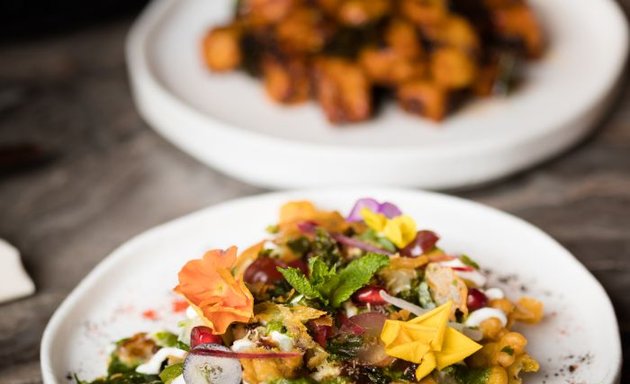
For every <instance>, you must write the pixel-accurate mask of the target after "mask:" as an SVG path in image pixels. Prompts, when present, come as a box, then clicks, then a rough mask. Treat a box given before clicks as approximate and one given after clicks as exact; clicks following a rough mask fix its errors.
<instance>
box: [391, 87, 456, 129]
mask: <svg viewBox="0 0 630 384" xmlns="http://www.w3.org/2000/svg"><path fill="white" fill-rule="evenodd" d="M396 97H397V98H398V103H399V104H400V106H401V107H402V108H403V109H404V110H405V111H407V112H409V113H413V114H416V115H419V116H423V117H426V118H429V119H431V120H434V121H440V120H442V119H444V117H445V116H446V112H447V111H448V102H449V99H448V93H447V92H446V91H445V90H444V89H443V88H440V87H439V86H438V85H437V84H436V83H433V82H429V81H427V80H413V81H410V82H407V83H405V84H402V85H400V86H399V87H398V88H397V90H396Z"/></svg>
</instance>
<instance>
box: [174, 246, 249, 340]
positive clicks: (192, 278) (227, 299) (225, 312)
mask: <svg viewBox="0 0 630 384" xmlns="http://www.w3.org/2000/svg"><path fill="white" fill-rule="evenodd" d="M235 264H236V247H230V248H229V249H227V250H226V251H223V250H220V249H215V250H212V251H208V252H206V254H205V255H204V256H203V258H202V259H200V260H191V261H189V262H188V263H186V265H184V267H183V268H182V270H181V271H179V275H178V277H179V285H178V286H177V287H175V289H174V290H175V292H177V293H179V294H180V295H182V296H184V297H185V298H186V300H187V301H188V302H189V303H190V305H191V306H192V308H193V309H195V311H197V313H198V314H199V315H200V316H201V318H202V319H203V320H204V322H205V323H206V325H207V326H208V327H210V328H211V329H212V332H213V333H214V334H217V335H221V334H223V333H225V331H226V330H227V328H228V326H229V325H230V324H232V323H233V322H247V321H249V319H250V318H251V317H252V316H253V314H254V298H253V297H252V294H251V292H249V290H248V289H247V287H246V286H245V283H244V282H243V279H242V277H240V276H237V277H234V276H233V275H232V272H231V271H232V268H233V267H234V266H235Z"/></svg>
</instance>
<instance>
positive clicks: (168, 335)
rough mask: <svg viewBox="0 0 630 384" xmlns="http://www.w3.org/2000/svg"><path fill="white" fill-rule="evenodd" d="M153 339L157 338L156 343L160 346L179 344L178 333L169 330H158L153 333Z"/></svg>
mask: <svg viewBox="0 0 630 384" xmlns="http://www.w3.org/2000/svg"><path fill="white" fill-rule="evenodd" d="M152 339H153V340H155V343H156V344H157V345H158V346H160V347H175V346H177V335H176V334H174V333H172V332H168V331H162V332H156V333H155V334H154V335H153V337H152Z"/></svg>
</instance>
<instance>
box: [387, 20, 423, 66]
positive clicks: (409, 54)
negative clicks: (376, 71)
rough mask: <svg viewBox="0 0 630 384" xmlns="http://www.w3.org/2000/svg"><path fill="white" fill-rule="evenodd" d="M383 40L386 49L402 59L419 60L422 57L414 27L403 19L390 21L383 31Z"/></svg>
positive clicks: (420, 45) (420, 46)
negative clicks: (389, 49) (388, 48)
mask: <svg viewBox="0 0 630 384" xmlns="http://www.w3.org/2000/svg"><path fill="white" fill-rule="evenodd" d="M384 40H385V44H387V46H388V47H390V48H391V49H392V50H393V51H395V52H396V53H397V54H399V55H400V56H402V57H405V58H408V59H419V58H421V57H422V55H423V52H422V44H421V43H420V36H419V34H418V32H417V31H416V28H415V26H414V25H413V24H411V23H410V22H408V21H406V20H404V19H400V18H395V19H392V21H391V22H390V23H389V24H388V25H387V28H386V29H385V33H384Z"/></svg>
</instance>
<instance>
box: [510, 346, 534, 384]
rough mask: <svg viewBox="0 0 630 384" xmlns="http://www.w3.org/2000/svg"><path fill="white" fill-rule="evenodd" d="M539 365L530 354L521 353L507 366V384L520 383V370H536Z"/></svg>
mask: <svg viewBox="0 0 630 384" xmlns="http://www.w3.org/2000/svg"><path fill="white" fill-rule="evenodd" d="M539 369H540V365H539V364H538V362H537V361H536V360H534V359H533V358H532V357H531V356H530V355H528V354H526V353H525V354H523V355H521V356H519V357H517V358H516V360H515V361H514V363H513V364H512V365H510V366H509V367H508V368H507V372H508V377H509V384H521V383H522V382H523V380H522V379H521V378H520V377H519V376H520V374H521V372H538V370H539Z"/></svg>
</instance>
